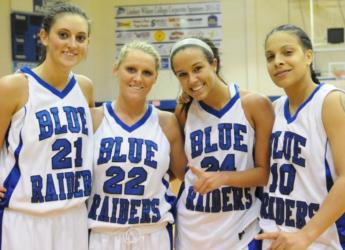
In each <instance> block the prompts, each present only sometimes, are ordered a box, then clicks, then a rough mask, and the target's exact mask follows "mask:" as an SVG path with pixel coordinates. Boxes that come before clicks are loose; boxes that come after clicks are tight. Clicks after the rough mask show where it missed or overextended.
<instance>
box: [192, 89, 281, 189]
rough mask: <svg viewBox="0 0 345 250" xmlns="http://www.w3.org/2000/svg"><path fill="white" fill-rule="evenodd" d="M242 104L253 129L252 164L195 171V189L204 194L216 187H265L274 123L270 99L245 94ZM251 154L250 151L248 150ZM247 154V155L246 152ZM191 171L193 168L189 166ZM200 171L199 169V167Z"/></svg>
mask: <svg viewBox="0 0 345 250" xmlns="http://www.w3.org/2000/svg"><path fill="white" fill-rule="evenodd" d="M241 98H242V99H243V101H242V105H243V108H244V110H245V114H246V117H247V119H248V121H249V122H250V124H251V125H252V127H253V128H254V130H255V158H254V159H255V166H254V168H252V169H249V170H246V171H230V172H226V171H224V172H202V173H199V174H197V176H198V179H197V181H196V182H195V185H194V189H195V191H197V192H199V193H201V194H205V193H207V192H210V191H212V190H214V189H216V188H219V187H220V186H223V185H225V186H234V187H254V186H265V185H266V184H267V181H268V176H269V156H270V138H271V133H272V127H273V122H274V112H273V108H272V104H271V102H270V101H269V100H268V99H267V98H265V97H263V96H260V95H258V94H253V93H247V94H246V95H245V96H244V97H241ZM248 154H251V152H248ZM248 156H249V157H250V155H248ZM191 169H192V171H193V173H195V172H196V171H198V170H196V169H195V168H193V167H192V168H191ZM199 171H200V170H199Z"/></svg>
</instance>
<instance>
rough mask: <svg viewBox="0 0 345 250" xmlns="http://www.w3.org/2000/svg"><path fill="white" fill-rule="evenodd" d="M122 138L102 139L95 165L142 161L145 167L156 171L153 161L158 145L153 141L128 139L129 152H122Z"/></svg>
mask: <svg viewBox="0 0 345 250" xmlns="http://www.w3.org/2000/svg"><path fill="white" fill-rule="evenodd" d="M123 143H124V142H123V138H122V137H108V138H103V139H102V140H101V142H100V148H99V154H98V158H97V164H98V165H100V164H105V163H108V162H109V161H110V160H111V162H126V161H129V162H130V163H133V164H137V163H140V162H141V161H142V160H144V161H143V164H144V165H145V166H148V167H151V168H154V169H156V168H157V161H156V160H155V156H156V152H157V151H158V145H157V143H155V142H154V141H151V140H144V139H141V138H132V137H129V138H128V141H127V142H126V143H128V146H129V150H128V152H124V151H125V150H123V149H122V146H123Z"/></svg>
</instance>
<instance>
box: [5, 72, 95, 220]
mask: <svg viewBox="0 0 345 250" xmlns="http://www.w3.org/2000/svg"><path fill="white" fill-rule="evenodd" d="M22 72H23V73H25V75H26V77H27V78H28V90H29V94H28V100H27V103H26V104H25V106H24V107H23V108H21V109H20V110H19V111H18V112H16V113H15V114H14V115H13V117H12V120H11V124H10V127H9V130H8V133H7V135H6V138H5V141H4V145H3V148H2V149H1V154H0V162H1V167H0V180H1V184H2V185H4V186H5V187H6V188H7V192H6V194H5V198H4V199H3V201H2V209H9V210H15V211H19V212H23V213H28V214H49V213H55V214H56V212H57V211H59V210H65V209H68V208H71V207H74V206H77V205H80V204H83V203H84V202H85V200H86V199H87V198H88V197H89V195H90V193H91V169H92V142H93V140H92V136H93V135H92V134H93V133H92V132H93V129H92V121H91V115H90V111H89V107H88V103H87V101H86V99H85V98H84V95H83V93H82V91H81V89H80V87H79V85H78V83H77V82H76V79H75V78H74V76H73V74H71V76H70V80H69V83H68V84H67V86H66V87H65V89H64V90H63V91H58V90H57V89H54V88H53V87H51V86H50V85H48V84H47V83H46V82H44V81H43V80H42V79H41V78H40V77H39V76H38V75H36V74H35V73H34V72H33V71H31V70H30V69H29V68H23V69H22Z"/></svg>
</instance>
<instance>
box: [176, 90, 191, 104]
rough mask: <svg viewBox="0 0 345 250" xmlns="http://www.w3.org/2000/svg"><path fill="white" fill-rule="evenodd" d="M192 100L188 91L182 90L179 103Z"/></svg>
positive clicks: (178, 99)
mask: <svg viewBox="0 0 345 250" xmlns="http://www.w3.org/2000/svg"><path fill="white" fill-rule="evenodd" d="M191 100H192V98H191V97H190V96H189V95H188V94H187V93H186V92H184V91H182V92H181V93H180V94H179V96H178V98H177V103H179V104H186V103H188V102H190V101H191Z"/></svg>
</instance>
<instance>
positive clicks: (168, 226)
mask: <svg viewBox="0 0 345 250" xmlns="http://www.w3.org/2000/svg"><path fill="white" fill-rule="evenodd" d="M166 228H167V231H168V234H169V241H170V250H173V249H174V248H173V226H172V224H170V223H168V224H167V226H166Z"/></svg>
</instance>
